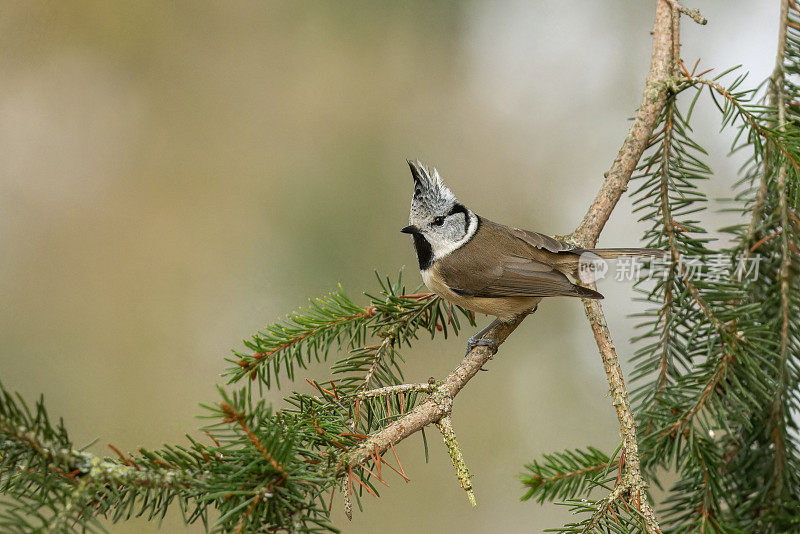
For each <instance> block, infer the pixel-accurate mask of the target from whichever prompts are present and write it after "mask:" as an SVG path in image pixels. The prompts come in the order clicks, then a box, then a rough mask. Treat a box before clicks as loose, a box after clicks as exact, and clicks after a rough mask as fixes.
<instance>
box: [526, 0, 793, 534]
mask: <svg viewBox="0 0 800 534" xmlns="http://www.w3.org/2000/svg"><path fill="white" fill-rule="evenodd" d="M789 6H790V8H789V10H788V18H787V20H786V21H784V28H785V30H786V41H785V47H783V48H782V51H781V55H780V57H779V66H778V68H776V70H775V73H774V75H773V76H772V77H771V78H770V79H769V80H767V81H766V82H764V83H762V84H761V85H760V86H758V87H756V88H754V89H743V86H744V85H745V82H746V75H743V74H740V73H739V69H738V68H734V69H729V70H727V71H725V72H723V73H721V74H719V75H717V76H716V77H715V78H713V79H704V78H701V77H700V76H694V75H693V74H692V73H689V72H686V71H683V73H682V74H681V75H679V76H676V79H675V81H674V88H673V91H672V93H671V95H670V97H669V100H668V103H667V105H666V107H665V109H664V112H663V114H662V116H661V119H660V122H659V126H658V127H656V129H655V133H654V134H653V137H652V139H651V141H650V146H649V148H648V151H647V152H646V154H645V156H644V158H643V159H642V161H641V164H640V167H639V172H638V175H637V176H636V177H635V180H634V182H632V183H633V184H634V185H636V186H637V187H636V188H635V189H634V190H633V196H634V203H635V206H636V211H637V213H639V214H640V220H641V221H645V222H646V223H647V229H646V231H645V234H644V236H643V241H644V242H645V244H646V246H648V247H654V248H661V249H663V250H666V251H668V252H669V254H670V261H668V262H664V264H663V265H657V263H658V262H657V260H654V261H653V262H652V263H651V265H650V267H651V269H652V270H653V271H652V272H653V273H655V276H653V277H652V278H651V279H646V280H644V281H642V282H640V283H639V284H638V289H639V291H640V292H641V293H642V295H643V298H644V299H645V300H646V301H647V302H649V303H650V306H649V308H648V309H647V311H646V312H645V313H643V314H641V315H640V316H639V318H640V323H639V324H638V328H639V329H640V334H639V335H638V336H637V337H636V338H635V339H634V341H635V342H637V344H638V350H637V352H636V354H635V357H634V362H635V368H634V371H633V375H632V378H633V388H632V394H631V399H632V404H633V406H634V409H635V411H636V417H637V425H638V431H639V454H640V456H641V461H642V468H643V469H644V470H645V473H646V475H647V478H648V479H649V480H651V481H653V482H655V483H656V484H659V485H660V479H662V478H663V479H669V480H674V482H672V483H671V485H670V486H669V487H667V488H664V489H665V490H666V495H665V497H664V498H663V500H662V502H660V503H657V504H658V506H657V507H656V509H657V512H658V516H659V519H660V528H661V530H662V531H663V532H665V533H666V532H675V533H678V532H680V533H684V532H704V533H706V532H708V533H710V532H729V533H734V532H737V533H738V532H767V533H779V532H798V531H800V442H798V438H800V434H799V433H798V426H797V417H798V413H800V282H798V267H799V263H798V256H800V219H798V218H797V216H798V213H800V165H799V163H800V120H799V119H800V106H799V105H798V102H800V78H799V77H798V76H799V75H800V31H798V30H797V28H798V27H800V13H798V12H797V11H796V8H795V7H794V5H793V4H792V3H791V2H790V3H789ZM705 98H707V99H708V100H710V101H711V103H712V105H714V106H715V107H716V108H717V109H718V110H719V112H720V115H721V124H722V129H723V130H732V131H733V137H734V140H733V145H732V150H731V151H732V153H737V154H742V153H749V156H748V157H747V161H746V163H745V165H744V166H743V167H742V170H741V173H742V178H741V180H740V181H739V183H738V184H737V185H736V187H737V188H738V190H737V194H736V196H735V198H734V199H733V200H732V201H731V202H730V206H731V208H730V209H732V210H735V211H736V212H738V213H740V214H741V221H742V222H741V224H738V225H736V226H734V227H730V228H725V229H722V231H724V232H727V233H728V234H729V235H731V236H732V242H731V244H730V245H728V246H719V245H718V244H717V243H716V241H715V240H714V239H712V237H711V234H710V233H709V232H708V231H707V230H706V229H705V227H704V226H703V222H702V215H703V212H704V210H705V209H706V207H707V199H706V195H705V193H704V186H705V184H706V183H707V182H708V180H709V179H711V178H712V177H713V173H712V171H711V169H710V168H709V167H708V166H707V165H706V164H705V163H704V158H705V156H706V152H705V150H703V148H702V147H701V146H700V145H699V144H698V143H697V141H696V140H695V139H694V133H693V131H692V127H691V125H690V121H691V116H692V112H693V110H694V108H695V105H696V104H697V103H698V102H702V101H703V100H704V99H705ZM682 110H684V111H682ZM588 451H589V452H574V453H573V452H566V453H557V454H555V455H550V456H545V460H544V462H541V463H539V462H535V463H534V464H531V465H529V466H527V468H528V470H529V471H530V472H531V473H530V474H526V475H524V476H523V483H524V484H525V486H526V487H527V492H526V493H525V495H524V496H523V498H524V499H529V498H532V499H536V500H537V501H539V502H542V501H551V500H558V501H562V504H565V505H567V506H569V507H570V509H571V510H572V511H573V512H574V513H576V514H578V515H579V521H577V522H576V523H574V524H570V525H565V526H564V527H562V528H559V529H557V530H558V531H559V532H591V531H600V532H639V531H643V530H644V527H643V525H644V522H643V520H642V518H641V517H638V509H637V507H636V506H634V505H633V504H634V503H631V502H628V501H626V500H625V495H615V494H614V491H613V490H611V491H609V487H608V486H609V478H608V476H607V475H604V474H601V473H606V471H603V470H602V469H603V467H602V466H604V465H605V463H604V462H605V460H604V458H605V456H604V455H603V454H602V453H599V452H598V451H595V450H594V449H589V450H588ZM612 487H614V486H613V483H612ZM610 497H611V498H610Z"/></svg>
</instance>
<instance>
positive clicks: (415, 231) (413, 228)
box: [400, 224, 419, 234]
mask: <svg viewBox="0 0 800 534" xmlns="http://www.w3.org/2000/svg"><path fill="white" fill-rule="evenodd" d="M400 231H401V232H403V233H404V234H418V233H419V228H417V227H416V226H414V225H413V224H409V225H408V226H404V227H403V228H401V229H400Z"/></svg>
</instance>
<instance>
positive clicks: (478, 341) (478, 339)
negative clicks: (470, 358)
mask: <svg viewBox="0 0 800 534" xmlns="http://www.w3.org/2000/svg"><path fill="white" fill-rule="evenodd" d="M501 322H502V319H500V318H497V319H495V320H494V321H492V322H491V323H489V325H488V326H487V327H486V328H484V329H483V330H481V331H480V332H478V333H477V334H474V335H473V336H472V337H470V338H469V339H468V340H467V354H469V351H471V350H472V349H474V348H475V347H480V346H484V347H489V348H490V349H492V353H493V354H495V353H497V343H495V342H494V340H493V339H482V338H483V336H485V335H486V334H487V332H489V330H491V329H492V328H494V327H495V326H496V325H497V324H498V323H501Z"/></svg>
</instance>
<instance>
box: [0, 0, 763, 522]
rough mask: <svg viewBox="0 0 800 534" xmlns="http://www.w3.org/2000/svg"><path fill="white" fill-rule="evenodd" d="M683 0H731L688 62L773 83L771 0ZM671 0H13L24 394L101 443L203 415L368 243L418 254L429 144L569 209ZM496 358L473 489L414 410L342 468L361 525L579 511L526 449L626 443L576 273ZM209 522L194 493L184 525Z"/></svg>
mask: <svg viewBox="0 0 800 534" xmlns="http://www.w3.org/2000/svg"><path fill="white" fill-rule="evenodd" d="M687 1H688V2H689V4H691V5H690V7H699V8H700V9H701V10H702V11H703V13H704V15H705V16H707V17H708V19H709V24H708V26H705V27H700V26H698V25H696V24H694V23H692V22H691V21H688V20H687V19H686V18H684V19H683V27H682V37H683V39H682V40H683V50H682V56H683V57H684V58H685V59H686V61H687V63H689V64H690V65H691V64H693V63H694V61H695V60H696V59H697V58H698V57H701V58H702V62H701V65H703V66H706V67H711V66H716V67H719V68H720V70H721V69H722V68H726V67H728V66H732V65H736V64H740V63H741V64H744V65H745V67H746V68H747V69H748V70H750V71H751V73H752V80H753V82H754V83H755V82H756V81H759V80H761V79H763V78H764V77H765V76H766V75H767V74H768V73H769V72H770V71H771V69H772V65H773V61H774V53H775V47H776V29H777V21H778V4H779V3H778V1H777V0H774V1H770V2H744V1H738V2H737V1H734V2H731V1H730V0H687ZM652 4H653V2H625V1H622V0H606V1H602V2H563V1H558V0H548V1H544V0H542V1H538V2H531V1H523V0H503V1H492V2H478V1H472V2H468V1H462V2H456V1H430V0H427V1H414V2H387V1H373V2H353V1H339V2H325V3H323V2H310V1H309V2H305V1H291V2H289V1H284V2H274V1H257V2H188V1H176V2H159V1H142V2H108V1H73V2H49V1H32V0H25V1H5V2H3V3H2V5H0V43H2V45H1V46H2V51H3V53H2V54H1V55H0V64H1V65H2V71H1V72H2V83H0V153H1V154H2V157H0V376H2V381H3V382H4V383H5V385H6V386H7V387H9V388H10V389H13V390H18V391H20V392H21V393H22V394H23V395H24V396H25V397H26V398H28V399H29V400H34V399H35V397H36V396H38V395H39V393H40V392H43V393H45V396H46V401H47V404H48V406H49V408H50V410H51V412H52V413H53V415H56V416H62V417H63V418H64V419H65V421H66V423H67V427H68V428H69V429H70V430H71V432H72V435H73V437H74V439H75V440H76V442H77V443H78V444H85V443H88V442H90V441H91V440H93V439H94V438H98V442H97V444H96V445H94V446H93V449H92V450H93V451H94V452H97V453H99V454H103V455H109V454H111V452H110V450H109V449H107V448H106V447H105V444H106V443H113V444H114V445H116V446H117V447H119V448H120V449H121V450H124V451H133V450H136V449H138V448H139V447H142V446H143V447H147V448H155V447H159V446H160V445H161V444H163V443H175V442H181V441H182V440H184V439H185V438H184V437H183V436H184V434H185V433H187V432H189V433H192V434H193V435H197V434H198V433H197V432H196V429H197V428H198V427H200V426H202V424H203V421H201V420H198V419H197V418H196V416H197V415H198V414H200V413H201V409H200V408H199V406H198V403H200V402H214V401H216V400H218V398H219V397H218V394H217V392H216V391H215V385H216V384H217V383H220V382H221V379H220V377H219V375H220V373H221V372H222V370H223V369H224V368H225V366H226V363H225V362H224V361H223V358H224V357H225V356H226V355H227V354H229V350H230V349H231V348H232V347H240V346H241V344H240V340H241V339H242V338H245V337H248V336H249V335H250V334H251V333H253V332H254V331H256V330H257V329H259V328H260V327H262V326H263V325H265V324H267V323H270V322H273V321H275V320H277V319H278V318H280V317H281V316H283V315H284V314H285V313H287V312H289V311H291V310H293V309H294V308H296V307H297V306H300V305H303V304H304V302H305V301H306V299H307V298H308V297H312V296H316V295H320V294H323V293H325V292H327V291H328V290H330V289H332V288H335V287H336V284H337V283H339V282H341V283H342V284H343V286H344V288H345V289H346V290H347V291H348V292H349V293H350V294H351V295H352V296H353V297H354V299H355V300H356V301H360V302H361V301H363V299H360V300H359V294H360V292H361V291H362V290H374V289H375V288H376V282H375V279H374V275H373V270H374V269H378V270H379V271H380V272H381V273H383V274H384V275H395V274H396V273H397V272H398V271H399V270H400V269H401V268H403V267H404V266H405V279H406V280H407V281H408V284H409V285H410V286H416V284H418V283H421V280H420V277H419V273H418V271H417V268H416V260H415V256H414V252H413V248H412V246H411V243H410V242H409V239H408V236H404V235H402V234H400V233H399V232H398V230H399V229H400V227H401V226H403V225H404V224H406V220H407V217H408V205H409V199H410V195H411V180H410V177H409V171H408V167H407V166H406V163H405V158H407V157H411V158H416V157H419V158H420V159H422V160H423V161H424V162H426V163H429V164H431V165H435V166H437V167H438V169H439V170H440V172H441V173H442V175H443V177H444V178H445V180H446V181H447V182H448V184H449V185H450V186H451V188H452V189H453V190H454V192H455V193H456V194H457V195H458V196H459V198H460V199H461V200H462V201H463V202H465V203H466V204H467V205H469V206H470V207H471V208H473V209H474V210H475V211H477V212H478V213H480V214H482V215H484V216H487V217H489V218H492V219H494V220H497V221H501V222H504V223H507V224H513V225H515V226H520V227H524V228H531V229H536V230H538V231H542V232H545V233H550V234H564V233H568V232H569V231H571V230H572V229H573V228H574V227H575V225H576V224H577V222H578V221H579V220H580V217H581V216H582V215H583V213H584V211H585V209H586V208H587V206H588V204H589V202H590V200H591V199H592V198H593V196H594V194H595V192H596V190H597V188H598V187H599V185H600V182H601V180H602V176H603V172H604V171H606V170H607V169H608V167H609V166H610V164H611V162H612V160H613V159H614V157H615V155H616V152H617V150H618V148H619V146H620V144H621V142H622V140H623V138H624V137H625V135H626V131H627V128H628V126H629V121H628V118H629V117H630V116H632V115H633V113H634V111H635V109H636V107H637V106H638V104H639V102H640V100H641V91H642V88H643V82H644V78H645V75H646V73H647V68H648V63H649V56H650V50H651V41H650V35H649V30H650V28H651V26H652V18H653V12H654V9H653V5H652ZM707 104H708V102H706V103H705V105H701V107H700V109H699V110H698V111H697V115H696V116H697V120H696V121H695V123H696V124H697V128H696V131H697V137H698V139H700V140H701V141H702V142H703V143H704V144H705V146H706V147H707V148H708V149H709V151H710V158H709V161H710V162H711V164H712V166H713V168H714V169H715V171H716V172H717V174H716V177H715V179H714V181H713V182H711V183H709V186H708V192H709V194H710V195H711V196H712V197H721V196H729V189H730V186H731V184H732V183H733V182H734V180H735V171H736V168H737V163H736V161H732V160H730V159H729V158H727V157H726V153H727V146H728V144H729V142H730V138H729V137H728V136H719V135H717V130H718V125H719V117H718V114H717V112H716V111H715V110H714V108H713V106H709V105H707ZM719 206H720V204H719V203H714V204H712V210H711V212H710V213H708V214H707V216H706V220H707V221H709V222H708V226H709V227H711V228H718V227H720V226H722V224H723V222H724V221H723V220H722V215H721V214H719V213H717V212H716V211H715V210H716V209H718V208H719ZM642 230H643V228H642V226H641V225H638V224H636V222H635V217H634V216H633V215H632V214H631V202H630V199H629V198H625V199H624V200H623V201H622V202H621V203H620V205H619V206H618V209H617V210H616V211H615V212H614V215H613V216H612V218H611V220H610V221H609V224H608V225H607V227H606V229H605V231H604V233H603V236H602V238H601V241H600V244H601V245H605V246H632V245H635V244H636V242H637V240H638V239H639V236H640V235H641V233H642ZM600 289H601V291H602V292H603V293H605V295H606V300H605V301H604V306H605V308H606V310H607V313H608V320H609V323H610V326H611V329H612V332H613V334H614V337H615V340H616V341H617V343H618V347H619V351H620V354H621V356H622V357H623V358H624V359H625V360H626V363H627V359H628V358H629V357H630V355H631V353H632V351H633V349H632V348H631V346H630V344H629V343H628V342H627V340H628V338H630V337H631V335H632V334H633V323H634V321H633V319H630V318H628V317H627V315H628V314H629V313H631V312H634V311H636V310H637V309H638V307H639V305H638V304H636V303H632V302H631V299H632V298H633V296H634V293H633V292H632V290H631V288H630V287H629V285H628V284H625V283H619V282H615V281H613V280H607V281H605V282H602V283H601V285H600ZM479 321H480V325H481V326H483V325H484V324H486V322H487V321H488V320H487V319H486V318H483V317H480V318H479ZM464 342H465V339H452V338H451V339H449V340H447V341H437V342H435V343H431V342H429V341H425V342H422V343H419V344H418V346H417V347H416V348H415V350H413V351H411V352H409V353H408V354H407V361H408V368H407V373H406V374H407V378H409V380H410V381H417V380H425V379H427V378H428V377H429V376H437V377H440V376H442V375H443V374H445V373H446V372H448V371H449V370H450V369H451V368H452V367H453V366H454V365H455V364H456V363H457V361H458V360H459V359H460V357H461V355H462V353H463V346H464ZM489 369H490V372H488V373H481V375H480V376H479V377H477V379H476V380H474V381H473V382H472V383H470V385H469V387H468V388H466V390H465V391H464V392H462V393H461V394H460V395H459V397H458V399H457V402H456V406H455V414H454V421H455V428H456V431H457V432H458V434H459V438H460V441H461V443H462V445H463V449H464V452H465V455H466V460H467V463H468V464H469V466H470V468H471V470H472V471H473V473H474V475H475V476H474V485H475V488H476V493H477V498H478V503H479V506H478V507H477V508H476V509H471V508H470V507H469V505H468V503H467V500H466V497H465V495H464V492H463V490H461V488H460V487H459V485H458V482H457V480H456V477H455V474H454V473H453V469H452V466H451V465H450V462H449V460H448V458H447V456H446V453H445V449H444V446H443V445H442V444H441V442H440V440H439V438H438V436H437V435H436V434H435V433H434V432H430V433H429V441H430V444H431V461H430V463H429V464H427V465H426V464H425V460H424V455H423V447H422V443H421V438H420V436H419V435H418V436H415V437H413V438H411V439H409V440H407V441H406V442H404V443H403V444H402V445H401V446H400V447H399V452H400V454H401V456H402V458H403V460H404V466H405V469H406V471H407V472H408V473H409V475H410V476H411V478H412V483H411V484H405V483H401V481H400V480H399V479H397V480H394V481H392V482H393V483H392V487H391V488H390V489H386V490H385V491H384V492H383V495H382V497H381V498H380V499H379V500H376V499H373V498H369V497H368V498H367V499H366V500H365V502H366V504H367V506H366V509H365V511H364V513H356V514H355V517H354V519H353V522H352V523H348V522H347V521H346V520H345V519H344V515H343V514H342V512H341V500H339V499H338V497H337V500H336V502H335V503H334V510H335V514H336V518H337V522H338V525H339V526H340V527H341V528H342V529H343V530H344V531H345V532H353V533H367V532H376V531H380V532H384V533H399V532H408V531H410V530H412V529H413V530H415V531H420V532H434V531H435V532H441V533H451V532H458V533H463V534H465V533H478V532H486V531H489V530H492V531H495V532H537V531H541V530H542V529H544V528H547V527H553V526H557V525H560V524H562V523H563V522H564V521H566V520H568V519H569V512H568V511H567V510H565V509H562V508H560V507H557V506H554V505H546V506H543V507H542V506H539V505H537V504H534V503H530V502H524V503H521V502H520V501H519V498H520V496H521V495H522V494H523V488H522V487H521V485H520V483H519V482H518V480H517V478H516V476H517V475H518V473H520V472H521V471H522V469H523V464H524V463H526V462H529V461H531V460H533V459H534V458H540V457H541V455H542V453H545V452H549V451H552V450H555V449H562V448H569V447H584V446H586V445H587V444H592V445H595V446H598V447H601V448H603V449H604V450H606V451H607V452H610V451H611V450H613V449H614V448H615V447H616V445H617V442H618V434H619V431H618V426H617V422H616V418H615V415H614V412H613V410H612V407H611V405H610V404H609V401H608V396H607V385H606V382H605V377H604V374H603V371H602V366H601V363H600V359H599V356H598V355H597V350H596V347H595V346H594V342H593V339H592V336H591V333H590V331H589V329H588V328H587V327H586V325H585V318H584V317H583V313H582V307H581V306H580V303H579V302H578V301H575V300H569V299H562V300H552V301H548V302H546V303H545V305H543V306H541V307H540V310H539V312H538V313H537V314H536V318H535V319H533V320H531V321H527V322H526V323H525V324H524V325H523V326H522V327H521V328H520V329H519V330H518V331H517V332H516V333H515V334H514V335H513V336H512V337H511V338H510V339H509V340H508V342H507V343H506V344H505V345H504V346H503V348H502V351H501V353H500V354H499V356H498V357H497V358H496V359H495V360H494V361H493V362H492V363H491V364H490V366H489ZM625 369H626V371H628V372H629V371H630V366H629V365H626V367H625ZM311 372H313V373H316V374H319V375H324V373H325V368H324V367H323V366H320V367H319V368H317V369H314V370H312V371H311ZM295 387H297V388H299V389H304V388H305V389H308V386H306V384H305V383H298V384H296V386H295ZM272 398H273V399H274V400H275V401H276V402H279V399H280V393H275V394H274V395H273V396H272ZM109 529H110V530H111V532H115V533H116V532H119V533H134V532H137V533H138V532H155V531H156V530H157V529H156V526H155V525H152V524H148V523H146V522H144V521H140V520H134V521H130V522H129V523H126V524H119V525H109ZM201 530H202V529H201V528H200V527H199V526H193V527H184V526H183V525H182V524H181V522H180V520H179V518H178V514H177V513H174V514H171V515H170V516H168V517H167V519H166V520H165V523H164V525H163V526H162V528H161V532H201Z"/></svg>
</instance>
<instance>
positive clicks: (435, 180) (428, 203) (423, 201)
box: [408, 160, 458, 219]
mask: <svg viewBox="0 0 800 534" xmlns="http://www.w3.org/2000/svg"><path fill="white" fill-rule="evenodd" d="M408 166H409V167H411V176H412V177H413V178H414V196H413V197H412V198H411V219H414V218H415V215H417V216H424V215H425V214H430V213H438V212H441V211H444V212H446V211H447V210H448V209H449V208H450V207H451V206H452V205H453V204H455V203H456V202H458V200H457V199H456V196H455V195H454V194H453V193H452V192H451V191H450V189H448V188H447V186H446V185H444V182H443V181H442V179H441V178H440V177H439V172H438V171H437V170H436V169H435V168H434V169H433V170H428V168H427V167H425V165H423V164H422V163H420V162H419V161H411V160H408ZM415 211H416V212H417V213H416V214H415Z"/></svg>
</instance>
